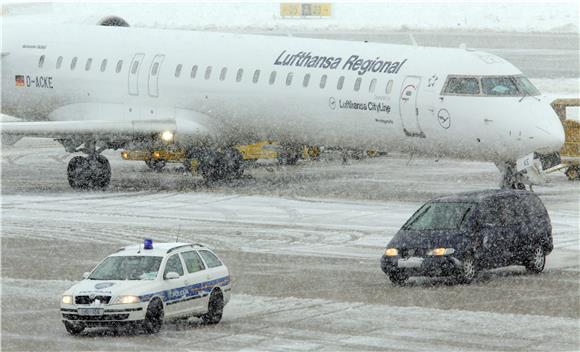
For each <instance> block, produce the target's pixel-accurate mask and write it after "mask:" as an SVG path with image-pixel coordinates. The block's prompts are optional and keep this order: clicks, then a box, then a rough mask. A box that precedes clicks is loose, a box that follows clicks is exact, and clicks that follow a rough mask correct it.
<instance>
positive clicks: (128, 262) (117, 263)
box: [89, 256, 163, 280]
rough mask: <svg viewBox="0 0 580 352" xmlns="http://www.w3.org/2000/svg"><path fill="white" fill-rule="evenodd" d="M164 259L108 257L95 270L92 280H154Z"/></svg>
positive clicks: (90, 277)
mask: <svg viewBox="0 0 580 352" xmlns="http://www.w3.org/2000/svg"><path fill="white" fill-rule="evenodd" d="M162 259H163V257H152V256H114V257H108V258H106V259H105V260H103V262H102V263H101V264H99V266H97V267H96V268H95V270H93V272H92V273H91V276H89V279H90V280H154V279H155V278H156V277H157V271H159V266H160V265H161V260H162Z"/></svg>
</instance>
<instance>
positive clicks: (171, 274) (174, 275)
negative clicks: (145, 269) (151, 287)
mask: <svg viewBox="0 0 580 352" xmlns="http://www.w3.org/2000/svg"><path fill="white" fill-rule="evenodd" d="M173 279H179V274H178V273H176V272H174V271H170V272H168V273H167V274H165V280H173Z"/></svg>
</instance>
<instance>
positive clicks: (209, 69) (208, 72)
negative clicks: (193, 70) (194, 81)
mask: <svg viewBox="0 0 580 352" xmlns="http://www.w3.org/2000/svg"><path fill="white" fill-rule="evenodd" d="M210 77H211V66H208V67H207V68H206V69H205V79H206V80H207V79H209V78H210Z"/></svg>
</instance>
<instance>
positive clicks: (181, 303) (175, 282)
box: [163, 253, 188, 316]
mask: <svg viewBox="0 0 580 352" xmlns="http://www.w3.org/2000/svg"><path fill="white" fill-rule="evenodd" d="M170 272H175V273H177V274H178V275H179V277H178V278H176V279H167V278H166V276H167V274H168V273H170ZM163 283H164V286H165V291H164V293H165V294H164V296H165V297H164V299H165V315H166V316H173V315H180V314H181V313H182V312H183V311H184V309H185V308H186V305H185V300H186V299H187V295H188V290H187V288H186V287H185V275H184V271H183V265H182V263H181V258H180V257H179V254H177V253H176V254H173V255H171V257H169V258H168V259H167V262H166V263H165V270H164V271H163Z"/></svg>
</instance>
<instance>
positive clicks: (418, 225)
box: [403, 202, 476, 231]
mask: <svg viewBox="0 0 580 352" xmlns="http://www.w3.org/2000/svg"><path fill="white" fill-rule="evenodd" d="M475 207H476V204H474V203H459V202H432V203H427V204H425V205H424V206H423V207H422V208H421V209H419V211H417V212H416V213H415V214H414V215H413V216H412V217H411V218H410V219H409V221H407V223H406V224H405V225H404V226H403V228H404V229H406V230H415V231H420V230H450V229H459V228H460V227H461V225H462V224H463V223H464V222H465V220H466V219H467V218H468V215H469V214H470V213H471V212H472V210H473V209H474V208H475Z"/></svg>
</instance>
